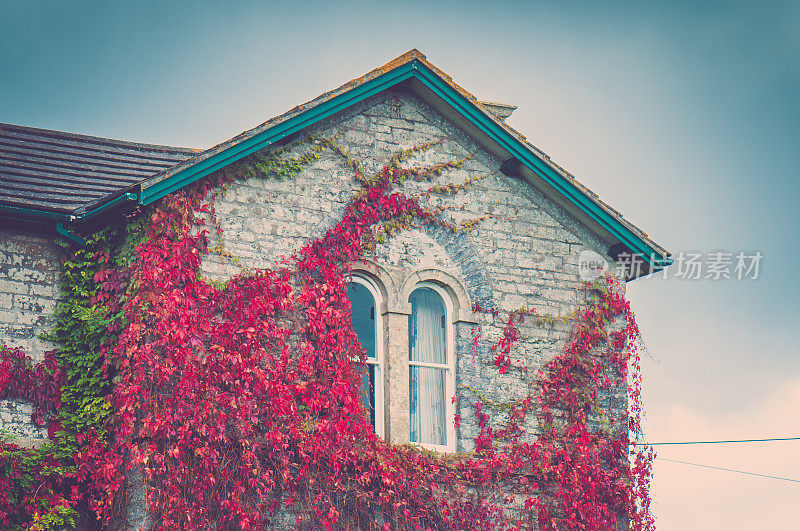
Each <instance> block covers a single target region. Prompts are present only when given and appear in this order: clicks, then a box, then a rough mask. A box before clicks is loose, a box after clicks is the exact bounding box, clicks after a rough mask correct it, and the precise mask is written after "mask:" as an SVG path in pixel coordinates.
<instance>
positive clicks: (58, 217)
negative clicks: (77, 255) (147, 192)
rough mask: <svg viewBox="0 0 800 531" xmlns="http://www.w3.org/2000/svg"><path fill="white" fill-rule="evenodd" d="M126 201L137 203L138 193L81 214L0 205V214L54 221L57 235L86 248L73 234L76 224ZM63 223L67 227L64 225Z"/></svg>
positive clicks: (121, 197) (128, 194)
mask: <svg viewBox="0 0 800 531" xmlns="http://www.w3.org/2000/svg"><path fill="white" fill-rule="evenodd" d="M126 201H136V202H137V203H138V202H139V193H138V192H125V193H122V194H120V195H118V196H117V197H115V198H114V199H112V200H111V201H107V202H105V203H103V204H101V205H100V206H98V207H96V208H93V209H92V210H89V211H87V212H84V213H82V214H77V215H76V214H65V213H61V212H49V211H47V210H37V209H33V208H22V207H14V206H6V205H0V213H3V212H8V213H10V214H16V217H17V218H18V219H19V216H22V219H25V218H28V217H33V218H40V219H41V218H44V219H45V220H47V221H55V222H56V224H55V230H56V232H57V233H59V234H61V235H62V236H64V237H66V238H68V239H69V240H70V241H72V242H74V243H76V244H78V245H80V246H81V247H86V240H84V239H83V238H81V237H80V236H78V235H77V234H75V232H74V230H75V229H74V227H75V225H76V224H79V223H83V222H85V221H88V220H89V219H90V218H93V217H94V216H96V215H98V214H100V213H102V212H105V211H106V210H108V209H110V208H112V207H114V206H116V205H118V204H120V203H123V202H126ZM65 223H66V224H67V225H68V226H67V225H65Z"/></svg>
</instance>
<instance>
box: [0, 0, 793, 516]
mask: <svg viewBox="0 0 800 531" xmlns="http://www.w3.org/2000/svg"><path fill="white" fill-rule="evenodd" d="M567 4H568V5H567ZM650 4H651V5H646V3H644V2H580V1H579V2H570V3H566V2H533V1H528V2H502V1H497V2H492V3H489V2H452V1H442V2H399V1H398V2H391V3H383V2H378V1H375V0H373V1H370V2H366V1H365V2H357V1H347V2H319V3H317V2H300V1H298V2H272V3H270V2H235V1H230V2H193V3H188V2H181V1H172V2H146V1H144V2H135V3H132V2H128V3H118V2H109V1H107V2H85V1H77V0H75V1H46V2H45V1H35V0H29V1H26V2H19V1H17V0H15V1H13V2H11V1H7V0H0V72H2V78H1V79H0V122H7V123H15V124H22V125H29V126H35V127H44V128H49V129H56V130H63V131H70V132H77V133H85V134H92V135H98V136H107V137H112V138H121V139H128V140H135V141H140V142H153V143H161V144H170V145H181V146H189V147H200V148H204V147H210V146H212V145H214V144H216V143H218V142H220V141H222V140H225V139H227V138H230V137H232V136H233V135H235V134H237V133H239V132H241V131H243V130H245V129H248V128H250V127H252V126H254V125H256V124H258V123H260V122H263V121H264V120H266V119H267V118H270V117H272V116H275V115H277V114H280V113H282V112H284V111H285V110H287V109H289V108H291V107H293V106H294V105H296V104H298V103H301V102H305V101H307V100H309V99H311V98H313V97H315V96H316V95H318V94H320V93H322V92H324V91H326V90H330V89H332V88H335V87H337V86H339V85H340V84H341V83H343V82H345V81H347V80H349V79H351V78H353V77H356V76H359V75H361V74H363V73H365V72H367V71H369V70H371V69H372V68H374V67H376V66H378V65H381V64H383V63H385V62H386V61H388V60H389V59H392V58H393V57H395V56H397V55H400V54H401V53H403V52H405V51H407V50H409V49H411V48H418V49H419V50H421V51H422V52H423V53H425V54H426V55H427V57H428V59H429V60H430V61H431V62H432V63H434V64H435V65H437V66H439V67H440V68H442V69H444V70H445V71H446V72H448V73H449V74H450V75H452V76H453V78H454V79H455V80H456V82H458V83H459V84H461V85H462V86H464V87H465V88H467V89H468V90H469V91H471V92H472V93H473V94H475V95H477V96H478V97H479V98H484V99H490V100H495V101H500V102H505V103H510V104H514V105H518V106H519V109H518V110H517V111H516V112H515V113H514V115H513V116H512V117H511V118H509V124H510V125H512V126H513V127H515V128H516V129H518V130H519V131H521V132H522V133H523V134H525V135H526V136H527V137H528V139H529V140H531V141H532V142H533V143H534V144H535V145H537V146H538V147H539V148H541V149H543V150H544V151H546V152H547V153H549V154H550V156H551V157H552V158H553V160H555V161H557V162H558V163H559V164H561V165H562V166H564V167H566V168H567V169H568V170H569V171H571V172H572V173H573V174H575V175H577V176H578V178H579V179H580V180H581V182H583V183H584V184H586V185H587V186H589V187H590V188H591V189H592V190H593V191H595V192H597V193H598V194H599V195H600V197H601V198H603V199H604V200H605V201H606V202H608V203H609V204H611V205H612V206H614V207H615V208H616V209H617V210H619V211H621V212H623V213H624V215H625V217H626V218H627V219H629V220H631V221H632V222H633V223H635V224H636V225H637V226H639V227H640V228H642V229H644V230H645V231H647V232H648V234H649V235H650V236H651V237H652V238H653V239H654V240H656V241H657V242H659V243H660V244H662V245H663V246H665V247H666V248H667V249H669V250H670V251H672V253H673V254H674V255H676V256H677V255H679V254H680V253H681V252H683V253H690V252H701V253H710V252H717V251H723V252H730V253H738V252H745V253H747V254H748V255H752V254H754V253H755V252H760V253H761V254H762V256H763V259H762V261H761V263H760V269H759V275H758V278H757V279H743V280H736V279H730V280H725V279H720V280H712V279H699V280H689V279H681V278H677V275H676V274H675V271H673V272H672V273H669V274H668V275H667V278H666V279H665V278H663V276H662V275H654V276H652V277H649V278H646V279H640V280H638V281H636V282H633V283H630V284H629V285H628V294H629V297H630V299H631V302H632V304H633V307H634V310H635V311H636V314H637V319H638V322H639V325H640V327H641V329H642V331H643V335H644V340H645V343H646V346H647V352H646V356H645V364H644V370H645V407H646V409H647V418H646V422H645V430H646V436H647V438H648V439H649V440H651V441H692V440H709V439H714V440H716V439H746V438H766V437H792V436H795V437H797V436H800V347H798V343H797V341H796V340H795V338H794V332H795V331H796V330H797V329H798V327H797V326H796V323H798V321H800V304H799V303H798V301H800V281H798V277H797V272H796V271H797V269H798V264H800V231H799V230H798V227H800V209H798V208H796V207H795V205H794V204H793V203H794V201H795V200H796V198H797V197H798V195H799V194H800V174H799V170H800V102H798V94H800V4H798V3H797V2H794V3H793V2H757V3H755V2H754V3H751V4H748V3H744V2H653V3H650ZM673 269H674V266H673ZM659 456H660V457H663V458H667V459H673V460H681V461H689V462H693V463H699V464H705V465H711V466H719V467H725V468H734V469H739V470H744V471H749V472H755V473H760V474H766V475H774V476H781V477H785V478H793V479H800V441H794V442H773V443H755V444H742V445H714V446H701V445H695V446H668V447H659ZM652 493H653V498H654V510H655V513H656V516H657V525H658V527H659V529H682V530H693V529H704V530H722V529H725V530H738V529H753V528H755V529H770V530H789V529H797V523H796V521H797V516H798V515H799V514H800V507H798V504H797V500H798V499H800V483H796V482H788V481H781V480H776V479H767V478H761V477H755V476H747V475H741V474H736V473H732V472H725V471H718V470H711V469H704V468H699V467H694V466H690V465H685V464H680V463H674V462H671V461H663V460H657V461H656V464H655V478H654V481H653V490H652Z"/></svg>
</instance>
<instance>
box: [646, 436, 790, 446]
mask: <svg viewBox="0 0 800 531" xmlns="http://www.w3.org/2000/svg"><path fill="white" fill-rule="evenodd" d="M773 441H800V437H773V438H771V439H731V440H726V441H670V442H651V443H631V445H632V446H664V445H668V444H670V445H671V444H728V443H752V442H773Z"/></svg>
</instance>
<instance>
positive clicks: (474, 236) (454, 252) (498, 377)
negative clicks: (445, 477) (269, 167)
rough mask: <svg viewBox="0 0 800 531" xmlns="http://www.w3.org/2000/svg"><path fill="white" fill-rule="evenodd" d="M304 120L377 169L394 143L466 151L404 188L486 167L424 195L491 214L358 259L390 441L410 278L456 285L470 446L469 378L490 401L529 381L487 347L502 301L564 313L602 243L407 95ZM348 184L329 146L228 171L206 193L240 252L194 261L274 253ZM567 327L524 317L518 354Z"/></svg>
mask: <svg viewBox="0 0 800 531" xmlns="http://www.w3.org/2000/svg"><path fill="white" fill-rule="evenodd" d="M309 133H310V134H311V135H312V136H319V137H325V138H331V139H334V141H335V142H337V143H338V144H340V145H341V146H342V147H344V148H345V149H346V150H347V151H348V152H349V153H350V154H351V155H352V156H353V157H355V158H358V159H359V160H361V161H362V163H363V164H364V166H365V170H366V171H367V172H368V173H369V172H370V171H374V170H377V169H379V168H380V167H381V166H382V165H383V164H384V163H385V162H386V161H387V159H388V157H389V156H390V155H391V154H392V153H394V152H396V151H397V150H398V149H401V148H409V147H412V146H414V145H419V144H422V143H425V142H430V141H434V140H439V141H441V143H440V144H439V145H436V146H435V147H433V148H432V149H430V150H428V151H426V152H423V153H421V154H419V155H417V156H415V157H413V158H412V159H411V160H410V161H409V162H408V163H409V164H411V165H428V164H434V163H440V162H447V161H459V160H463V159H466V161H465V162H464V164H463V165H462V166H461V168H459V169H457V170H450V171H448V172H446V173H445V174H443V175H442V176H440V177H438V178H437V179H435V180H434V182H419V183H417V182H407V183H406V186H405V190H404V191H405V192H406V193H408V194H417V195H418V194H420V193H421V192H423V191H425V190H426V189H428V188H429V187H430V186H432V185H436V184H445V183H461V182H463V181H464V180H466V179H467V178H471V177H472V178H474V177H479V176H483V177H484V178H483V179H482V180H481V181H480V182H478V183H475V184H473V185H472V186H471V187H470V188H469V189H468V191H467V192H466V193H460V194H457V195H455V196H448V197H434V196H432V197H431V198H430V203H431V204H438V205H441V206H445V207H447V208H448V211H447V212H446V214H445V215H446V216H447V217H448V219H450V220H452V221H455V222H461V221H464V220H470V219H475V218H479V217H481V216H483V215H485V214H487V213H490V214H492V216H493V217H492V218H490V219H486V220H484V221H481V222H479V223H478V224H477V225H476V226H475V228H474V230H472V231H471V232H469V233H467V234H461V233H456V232H453V231H450V230H447V229H445V228H442V227H436V226H429V225H425V226H422V227H420V228H418V229H415V230H410V231H406V232H404V233H401V234H399V235H397V236H395V237H394V238H392V239H390V240H389V241H388V242H386V243H385V244H381V245H379V246H378V247H377V249H376V251H375V253H374V255H373V256H372V257H371V259H370V261H371V264H367V265H365V266H363V268H364V269H365V271H367V272H368V273H370V274H372V275H373V276H374V280H375V282H376V283H377V284H379V285H380V287H381V288H382V291H384V292H385V293H386V294H387V295H386V296H387V299H388V300H386V301H383V310H382V311H383V313H384V315H385V317H386V318H385V319H384V323H385V330H384V332H385V335H384V338H385V349H386V350H385V352H386V354H387V355H386V360H385V361H386V364H387V368H386V371H385V373H384V374H385V375H386V381H385V382H384V385H385V387H384V389H385V398H386V405H385V418H386V422H387V425H386V435H387V438H388V439H389V440H391V441H392V442H398V443H402V442H407V440H408V420H407V418H404V417H407V416H408V391H407V388H408V368H407V365H408V364H407V360H408V350H407V349H408V345H407V337H404V336H405V334H406V332H405V331H406V330H407V329H406V327H407V320H408V313H409V305H408V294H409V293H410V288H411V287H413V284H414V283H415V282H417V281H419V280H434V281H436V282H438V283H441V284H442V285H445V286H446V287H450V288H452V290H453V298H454V299H458V300H455V302H456V304H457V306H458V307H459V315H456V316H454V319H453V321H454V329H455V335H456V338H455V340H456V351H457V363H456V386H457V388H458V391H457V394H458V400H459V405H460V410H459V411H457V413H459V414H460V415H461V419H462V420H461V426H460V428H459V430H458V433H457V439H458V444H457V449H458V450H470V449H471V448H472V447H473V443H472V439H473V438H474V437H475V436H476V435H477V433H478V431H477V430H478V428H477V423H476V422H475V421H474V416H473V413H472V408H471V405H470V404H471V403H473V402H474V400H475V399H474V396H473V395H472V393H471V392H470V391H468V390H467V389H466V387H465V386H469V387H472V388H473V389H477V390H480V392H481V394H483V395H484V396H486V397H488V398H490V399H492V400H496V401H498V402H508V401H511V400H516V399H519V398H522V397H524V396H525V394H526V393H527V384H526V382H524V381H522V380H521V379H520V378H519V376H517V375H515V374H511V373H507V374H500V373H499V371H498V369H497V368H496V367H495V366H494V364H493V358H494V355H493V354H492V353H491V351H490V349H489V345H490V344H493V343H495V342H496V341H497V339H499V337H500V334H501V325H502V324H504V323H505V322H506V316H507V312H509V311H511V310H514V309H517V308H521V307H525V308H536V310H537V311H538V312H539V313H543V314H551V315H555V316H565V315H567V314H569V313H570V312H571V311H572V310H574V309H575V307H576V306H577V304H578V303H579V302H580V301H579V298H578V295H577V294H576V291H575V288H576V287H577V286H578V284H579V282H578V255H579V253H580V252H581V251H582V250H584V249H591V250H593V251H595V252H598V253H600V254H601V255H603V256H606V255H607V253H606V250H607V247H606V246H605V245H604V244H603V242H602V241H600V240H599V239H598V238H597V237H596V236H595V235H594V234H593V233H591V232H590V231H588V230H587V229H586V228H585V227H584V226H583V225H581V224H580V223H578V222H577V221H576V220H574V219H573V218H572V217H571V216H569V215H568V214H567V213H566V212H565V211H564V210H563V209H561V208H560V207H559V206H557V205H556V204H555V203H553V202H552V201H550V200H549V199H548V198H546V197H545V196H544V195H543V194H541V193H540V192H539V191H537V190H536V189H535V188H533V187H532V186H531V185H530V184H529V183H527V182H525V181H522V180H520V179H516V178H513V177H508V176H506V175H503V174H502V173H500V172H499V171H498V169H499V167H500V164H501V161H499V160H497V159H496V158H495V157H494V156H492V155H491V154H490V153H488V152H486V151H485V150H483V149H482V148H481V147H480V146H479V145H478V144H477V143H476V142H475V141H474V140H473V139H472V138H471V137H469V136H468V135H466V134H465V133H464V132H463V131H461V130H459V129H458V128H456V127H455V126H454V125H453V124H451V123H450V122H448V121H447V120H446V119H444V118H442V117H441V116H440V115H438V114H437V113H436V112H435V110H434V109H432V108H431V107H430V106H428V105H427V104H426V103H425V102H423V101H422V100H420V99H418V98H416V97H414V96H411V95H408V94H404V93H402V92H385V93H381V94H379V95H377V96H374V97H373V98H371V99H369V100H367V101H365V102H363V103H361V104H359V105H358V106H356V107H355V108H353V109H350V110H348V111H345V112H344V113H340V114H338V115H336V116H334V117H331V118H329V119H327V120H326V121H324V122H323V123H321V124H319V125H318V126H316V127H314V129H313V130H312V131H309ZM305 149H308V146H307V145H304V144H303V143H302V142H301V143H299V144H298V145H297V147H295V148H294V152H295V153H300V152H303V151H304V150H305ZM356 189H357V185H356V183H355V182H354V181H353V179H352V175H351V171H350V170H348V169H347V168H346V167H345V166H344V165H343V164H342V161H341V160H340V159H339V157H338V156H336V155H335V154H333V153H329V152H326V153H324V154H323V155H322V157H321V158H320V159H319V160H317V161H315V162H314V163H312V164H311V165H310V166H308V167H307V168H305V169H304V170H303V171H302V172H301V173H300V174H298V175H297V177H296V179H294V180H287V181H278V180H274V179H258V178H251V179H249V180H247V181H242V182H236V183H234V184H232V185H230V186H229V187H228V189H227V191H226V193H225V194H224V197H223V196H222V195H219V196H218V197H217V198H216V200H215V207H216V212H217V215H218V217H219V220H220V222H221V224H222V227H223V229H224V233H223V236H222V238H223V240H224V245H225V249H226V250H227V251H228V252H230V253H231V254H232V255H234V256H235V257H237V260H231V259H227V258H224V257H221V256H218V255H209V256H207V257H206V259H205V260H204V262H203V266H202V270H203V272H204V274H206V275H207V276H208V277H209V278H211V279H213V280H216V281H224V280H226V279H227V278H230V276H231V275H233V274H236V273H237V272H239V271H242V270H243V269H246V268H265V267H274V266H275V265H277V264H278V263H279V262H280V260H281V259H282V258H283V257H288V256H290V255H291V254H292V253H293V252H295V251H297V250H299V249H300V248H301V246H302V245H303V244H304V243H306V242H307V241H308V239H309V238H313V237H317V236H320V235H321V234H323V233H324V232H325V231H326V230H327V229H328V228H330V227H331V226H332V225H333V224H334V223H336V221H338V220H339V219H340V217H341V216H342V213H343V211H344V208H345V206H346V204H347V202H348V200H349V198H350V196H351V195H352V193H353V191H354V190H356ZM218 243H219V241H214V242H212V245H216V244H218ZM420 272H424V273H420ZM435 272H439V273H441V275H440V276H439V278H440V280H436V279H434V278H432V277H433V276H436V275H434V273H435ZM420 275H422V276H425V275H427V277H426V278H421V277H420ZM428 277H431V278H428ZM459 294H461V295H459ZM475 302H478V303H479V304H480V305H481V306H482V307H484V308H491V307H495V308H498V309H499V310H500V311H501V314H500V318H499V319H498V320H496V321H497V322H496V323H495V322H494V320H493V319H492V318H491V317H487V316H486V315H484V314H478V315H473V313H472V312H471V308H472V304H473V303H475ZM478 326H480V327H481V328H482V336H483V338H484V340H482V342H481V347H480V348H479V349H478V351H477V352H476V353H475V356H474V357H473V352H472V346H471V345H472V333H473V330H474V329H476V328H477V327H478ZM566 333H567V328H566V327H565V326H560V327H558V326H557V327H555V328H553V327H537V326H533V325H531V324H526V325H522V326H521V334H520V335H521V338H520V341H519V342H518V344H517V346H516V347H515V350H514V352H513V355H514V359H519V360H522V361H523V362H524V363H525V364H527V365H528V366H529V367H531V368H534V369H536V368H539V367H541V366H542V364H544V363H545V362H546V361H548V360H549V359H551V358H552V357H553V356H554V355H555V354H556V353H557V352H558V351H559V349H560V347H561V346H562V345H563V342H564V339H565V337H566ZM404 390H405V391H404ZM403 391H404V392H403ZM497 420H498V422H501V421H502V420H503V419H502V417H498V419H497Z"/></svg>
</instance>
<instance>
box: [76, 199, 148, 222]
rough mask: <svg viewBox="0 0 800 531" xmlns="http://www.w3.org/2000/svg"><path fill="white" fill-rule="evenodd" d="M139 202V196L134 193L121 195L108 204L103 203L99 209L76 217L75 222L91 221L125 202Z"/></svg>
mask: <svg viewBox="0 0 800 531" xmlns="http://www.w3.org/2000/svg"><path fill="white" fill-rule="evenodd" d="M138 200H139V194H137V193H134V192H127V193H124V194H122V195H120V196H118V197H115V198H114V199H113V200H111V201H109V202H108V203H103V204H102V205H100V206H99V207H97V208H95V209H93V210H90V211H89V212H85V213H83V214H80V215H78V216H75V220H76V221H85V220H87V219H89V218H91V217H94V216H96V215H97V214H99V213H100V212H103V211H105V210H108V209H109V208H111V207H113V206H115V205H117V204H119V203H122V202H123V201H138Z"/></svg>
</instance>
